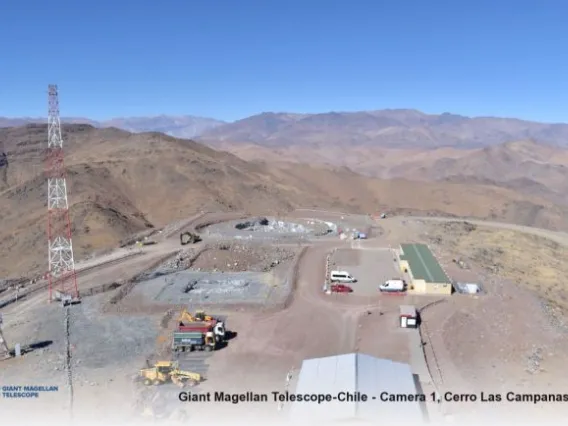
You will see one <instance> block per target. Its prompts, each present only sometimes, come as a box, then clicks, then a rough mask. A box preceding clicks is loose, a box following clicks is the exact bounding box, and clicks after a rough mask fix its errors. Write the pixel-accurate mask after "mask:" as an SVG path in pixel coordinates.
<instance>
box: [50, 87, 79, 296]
mask: <svg viewBox="0 0 568 426" xmlns="http://www.w3.org/2000/svg"><path fill="white" fill-rule="evenodd" d="M48 91H49V95H48V96H49V117H48V123H47V125H48V140H47V153H46V174H47V215H48V219H47V238H48V244H49V249H48V259H49V260H48V262H49V270H48V272H47V274H48V281H49V301H50V302H51V301H52V300H53V296H54V294H53V293H54V292H55V291H59V292H62V293H63V294H66V295H69V296H71V297H73V298H78V297H79V290H78V288H77V276H76V274H75V259H74V257H73V244H72V242H71V221H70V219H69V203H68V202H67V184H66V181H65V163H64V155H63V139H62V137H61V123H60V120H59V95H58V93H57V86H56V85H52V84H51V85H49V87H48Z"/></svg>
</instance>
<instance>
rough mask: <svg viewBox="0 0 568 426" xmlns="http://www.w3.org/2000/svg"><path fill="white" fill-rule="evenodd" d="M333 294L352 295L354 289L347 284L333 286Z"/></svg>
mask: <svg viewBox="0 0 568 426" xmlns="http://www.w3.org/2000/svg"><path fill="white" fill-rule="evenodd" d="M331 291H332V293H351V292H353V289H352V288H351V287H349V286H348V285H345V284H333V285H332V286H331Z"/></svg>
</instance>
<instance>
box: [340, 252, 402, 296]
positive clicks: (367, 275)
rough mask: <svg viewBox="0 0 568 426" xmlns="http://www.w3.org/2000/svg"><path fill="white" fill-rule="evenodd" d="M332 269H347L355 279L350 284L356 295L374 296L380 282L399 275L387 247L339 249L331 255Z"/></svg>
mask: <svg viewBox="0 0 568 426" xmlns="http://www.w3.org/2000/svg"><path fill="white" fill-rule="evenodd" d="M332 269H334V270H340V271H348V272H349V273H350V274H352V275H353V276H354V277H355V278H356V279H357V282H356V283H354V284H351V287H352V288H353V295H356V296H376V295H377V294H378V292H379V290H378V287H379V285H380V284H382V283H384V282H385V281H386V280H389V279H393V278H397V277H398V276H399V275H400V273H399V271H398V269H397V268H396V264H395V262H393V258H392V255H391V252H390V250H389V249H388V248H385V249H381V248H369V249H362V250H358V249H339V250H337V251H336V252H335V253H334V255H333V258H332Z"/></svg>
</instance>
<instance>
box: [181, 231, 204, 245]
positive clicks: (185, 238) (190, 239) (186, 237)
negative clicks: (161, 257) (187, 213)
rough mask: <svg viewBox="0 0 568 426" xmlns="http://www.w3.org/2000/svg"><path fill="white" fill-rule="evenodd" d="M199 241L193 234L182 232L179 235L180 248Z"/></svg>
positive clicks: (197, 236) (199, 238)
mask: <svg viewBox="0 0 568 426" xmlns="http://www.w3.org/2000/svg"><path fill="white" fill-rule="evenodd" d="M199 241H201V237H200V236H199V235H197V234H194V233H193V232H183V233H181V234H180V235H179V242H180V243H181V245H182V246H185V245H187V244H195V243H198V242H199Z"/></svg>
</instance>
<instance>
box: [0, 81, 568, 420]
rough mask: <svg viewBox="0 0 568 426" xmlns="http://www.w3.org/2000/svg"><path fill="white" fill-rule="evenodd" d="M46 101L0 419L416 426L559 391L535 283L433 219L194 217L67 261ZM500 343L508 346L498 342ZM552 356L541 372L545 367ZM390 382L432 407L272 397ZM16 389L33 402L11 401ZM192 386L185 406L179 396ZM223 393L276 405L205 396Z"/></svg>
mask: <svg viewBox="0 0 568 426" xmlns="http://www.w3.org/2000/svg"><path fill="white" fill-rule="evenodd" d="M49 99H50V111H49V112H50V113H49V123H50V126H49V135H46V137H47V139H48V141H49V148H48V150H47V151H48V152H47V161H48V164H50V165H51V168H50V169H48V170H49V171H50V172H49V173H48V182H47V185H48V187H49V191H48V200H47V201H48V203H47V212H46V213H47V217H46V221H48V222H49V226H48V235H47V239H48V240H49V246H48V252H47V253H46V257H47V261H46V264H47V265H48V272H47V273H46V274H42V275H41V276H38V277H35V278H34V279H32V280H26V281H24V280H5V281H0V315H1V316H0V358H1V359H2V361H0V382H1V383H2V386H3V388H2V392H3V398H1V399H0V409H1V411H2V413H6V414H8V415H13V416H15V417H14V418H16V417H17V418H19V419H21V420H23V421H27V420H38V419H41V418H42V417H44V416H45V415H46V413H49V415H50V416H52V417H56V416H58V417H59V416H69V415H70V416H72V419H73V420H75V421H76V422H77V423H78V424H83V423H82V422H86V423H90V422H93V419H96V420H97V422H98V423H101V424H122V423H127V422H131V421H132V422H134V423H135V424H140V423H142V422H145V421H148V422H154V421H156V420H163V421H167V422H170V424H171V423H173V422H179V423H183V422H186V421H188V419H189V420H193V421H196V422H197V421H208V422H210V423H215V424H235V421H234V420H235V419H236V418H238V423H239V424H240V423H243V424H245V423H246V424H260V423H263V424H264V423H266V421H270V422H283V423H285V422H288V421H290V420H292V421H295V422H298V421H300V420H306V421H307V419H313V420H312V421H313V422H315V423H317V422H321V421H324V420H325V421H327V420H332V419H334V420H337V419H343V420H352V419H355V418H357V417H360V416H363V417H365V416H366V417H365V419H366V420H369V419H376V418H377V417H380V416H381V415H382V416H385V415H386V416H392V418H393V420H396V419H398V418H401V419H403V420H404V419H406V420H408V421H412V422H414V423H413V424H418V423H416V422H426V421H430V422H434V423H436V422H444V421H445V420H447V419H450V420H451V419H468V416H469V415H471V413H472V412H475V413H476V414H479V412H480V411H479V410H482V409H485V408H484V407H485V406H484V405H475V404H461V405H460V404H459V403H456V404H453V403H450V404H445V403H444V401H443V400H442V401H440V400H439V398H438V396H439V395H444V394H445V393H446V392H462V393H463V392H470V393H475V392H479V391H486V392H487V391H489V390H494V391H496V392H503V391H504V389H507V391H509V390H510V391H517V392H522V391H523V389H527V388H528V387H531V388H532V389H539V390H540V391H542V392H552V385H551V380H552V379H551V377H553V376H554V375H555V372H556V373H557V372H558V371H559V370H558V368H563V365H564V360H565V358H564V355H562V354H564V353H568V352H567V351H563V349H564V346H562V345H564V343H563V341H561V340H560V339H558V336H559V335H561V334H562V333H564V332H563V331H562V330H561V327H560V326H558V327H551V326H550V325H549V323H547V321H548V318H547V317H545V316H544V314H541V312H540V311H539V309H541V306H540V305H539V304H538V303H540V302H539V299H537V298H536V297H535V296H534V295H533V294H532V293H530V292H529V291H528V290H527V291H525V290H522V291H521V290H518V289H517V288H516V287H514V284H513V283H511V281H510V280H507V278H502V277H499V276H497V275H491V274H489V273H487V272H486V271H484V270H483V269H482V268H481V267H480V266H479V265H476V264H475V261H474V260H468V265H469V266H468V267H467V268H466V267H465V266H464V265H465V263H464V262H463V261H461V260H459V261H458V260H456V259H455V256H454V254H455V253H454V252H453V251H452V250H453V249H452V250H448V249H447V248H445V247H446V246H445V243H444V241H443V240H442V239H441V237H440V238H439V239H437V240H434V239H433V237H432V236H433V235H437V234H435V232H434V229H435V228H433V226H434V225H426V224H425V223H426V222H427V219H416V218H406V217H386V215H378V216H370V215H363V214H361V215H355V214H347V213H340V212H330V211H317V210H309V209H296V210H295V211H292V212H289V213H287V214H286V215H282V216H278V217H276V216H272V217H271V216H267V217H258V216H254V217H253V216H250V215H248V214H246V213H244V212H205V211H199V212H195V214H194V215H193V216H191V217H187V218H180V220H179V221H178V222H175V223H172V224H170V225H168V226H166V227H163V228H161V229H156V230H152V231H151V232H148V233H146V234H145V235H133V236H131V238H129V239H128V240H127V241H124V243H123V244H121V245H120V246H119V247H116V248H115V249H114V250H110V251H107V252H105V253H104V254H100V255H96V256H92V257H90V258H87V259H84V260H83V261H75V258H74V255H73V245H72V236H71V229H70V227H69V220H68V215H69V211H68V201H67V192H66V177H65V170H64V168H63V141H62V139H61V135H60V129H59V116H58V99H57V87H56V86H50V98H49ZM421 220H422V221H421ZM440 220H442V219H440ZM450 222H451V219H447V222H444V223H450ZM429 223H430V222H429ZM452 223H454V222H452ZM428 226H432V227H431V228H428ZM436 229H437V228H436ZM526 232H530V231H526ZM418 240H422V241H423V242H422V243H419V242H416V243H412V244H411V243H409V241H418ZM448 244H449V243H448ZM453 244H454V247H457V243H453ZM455 250H456V251H457V249H455ZM466 269H467V271H466ZM464 283H465V284H464ZM468 283H479V287H477V288H481V283H483V289H484V291H483V292H478V291H472V292H467V291H463V292H457V294H453V293H455V292H452V290H451V289H452V288H454V287H456V288H469V287H467V285H466V284H468ZM387 284H389V285H390V287H389V285H387ZM458 284H463V285H462V286H461V287H460V286H459V285H458ZM503 300H507V304H506V305H505V304H504V303H503ZM519 310H523V311H524V312H525V313H526V312H531V314H533V316H532V318H533V323H532V324H529V325H524V324H519V322H518V321H516V318H515V317H514V312H518V311H519ZM479 330H483V332H482V333H481V332H479ZM543 330H544V331H543ZM503 333H507V335H509V336H511V340H510V341H509V343H508V345H510V346H507V347H505V346H502V345H501V346H500V344H501V343H502V342H501V341H502V340H503V339H502V336H503ZM481 334H483V337H480V335H481ZM515 336H516V337H518V339H517V340H514V339H515V338H516V337H515ZM521 337H522V338H521ZM500 339H501V340H500ZM527 339H530V343H528V342H529V340H527ZM476 347H477V348H478V350H476V349H475V348H476ZM463 348H468V350H466V349H463ZM479 348H481V349H479ZM491 350H496V351H497V352H491V357H490V358H488V357H487V356H486V357H485V358H481V357H482V355H481V353H482V352H485V353H488V352H490V351H491ZM498 354H502V355H503V356H502V357H501V358H503V361H501V360H497V358H498V356H497V355H498ZM505 354H508V355H507V356H505ZM545 357H546V359H547V360H548V359H550V360H551V361H550V362H549V363H547V369H546V370H544V369H539V368H537V367H538V366H540V365H541V364H542V363H543V362H544V361H543V360H544V358H545ZM488 359H491V361H487V360H488ZM535 360H536V361H535ZM487 362H490V363H491V366H490V367H487V365H486V363H487ZM527 362H528V363H532V364H531V365H532V368H533V370H532V371H533V372H532V373H531V374H527V372H526V368H527V367H526V366H527ZM535 362H536V363H537V364H538V365H537V367H535ZM332 377H337V380H336V381H332V380H331V378H332ZM358 377H361V379H360V380H359V379H357V378H358ZM353 383H355V385H354V384H353ZM556 383H558V382H555V385H556ZM563 384H564V383H560V384H559V385H558V386H559V388H561V386H562V385H563ZM24 386H46V387H49V388H50V389H51V391H45V392H44V391H42V390H40V391H37V390H27V391H26V390H25V389H24V390H23V391H22V389H20V388H23V387H24ZM385 390H386V391H388V392H390V393H391V394H397V393H398V394H407V395H410V394H420V395H436V398H430V397H428V398H426V399H425V400H422V401H418V402H412V401H411V402H410V403H409V404H408V405H407V406H406V407H408V408H404V409H402V408H400V406H397V405H396V404H393V403H390V402H389V401H381V403H380V404H379V403H378V402H379V401H377V403H375V402H368V405H364V406H365V407H366V408H365V410H363V409H361V408H362V407H363V405H361V406H358V405H357V404H356V403H355V402H353V403H352V404H339V403H337V404H336V403H332V404H329V405H325V404H324V405H318V404H317V403H314V404H307V403H304V404H300V405H299V404H294V403H292V402H290V401H288V400H285V399H284V400H274V399H272V396H271V395H272V393H273V392H280V393H284V392H286V391H289V392H299V393H303V394H322V393H326V392H328V393H335V394H337V393H340V392H351V393H356V392H363V393H366V394H368V395H372V396H376V397H377V398H378V397H379V394H380V393H381V392H383V391H385ZM22 392H23V393H26V392H27V393H34V392H35V393H37V394H38V395H36V396H33V397H23V396H21V397H16V396H14V395H15V394H18V393H22ZM180 392H181V393H180ZM184 392H191V394H192V395H193V396H194V397H195V398H193V399H191V398H190V399H191V401H190V402H187V401H186V402H183V403H182V402H180V401H181V399H180V398H181V396H180V395H182V393H184ZM215 392H224V393H226V394H227V395H231V394H242V395H246V394H247V392H249V393H250V392H252V393H254V394H257V395H268V400H266V401H254V400H252V401H251V400H246V401H241V402H240V403H238V404H235V403H232V402H231V401H230V399H231V398H230V397H229V396H227V398H228V399H223V398H221V399H223V401H217V402H215V401H213V402H211V401H209V400H207V396H206V395H208V394H215ZM11 395H12V396H11ZM185 395H187V394H185ZM200 395H202V396H200ZM188 398H189V397H188ZM247 398H248V397H247ZM252 399H254V398H252ZM261 399H262V398H261ZM228 400H229V401H228ZM227 401H228V402H227ZM357 407H359V408H357ZM395 407H399V408H395ZM472 407H474V408H472ZM516 407H517V406H516ZM518 408H519V409H518V410H517V411H516V412H515V413H514V415H518V416H520V417H522V416H525V415H528V414H531V413H533V412H532V411H530V410H531V409H532V408H531V406H530V405H523V406H520V405H519V406H518ZM491 409H492V410H493V409H495V407H492V408H491ZM472 410H473V411H472ZM475 410H477V411H475ZM365 413H366V414H365ZM508 414H511V413H510V412H508ZM560 414H562V412H560ZM499 415H501V413H499ZM553 415H554V416H557V415H559V412H554V413H553ZM562 415H565V413H564V414H562ZM383 418H384V417H383ZM299 419H300V420H299ZM319 424H321V423H319Z"/></svg>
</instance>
